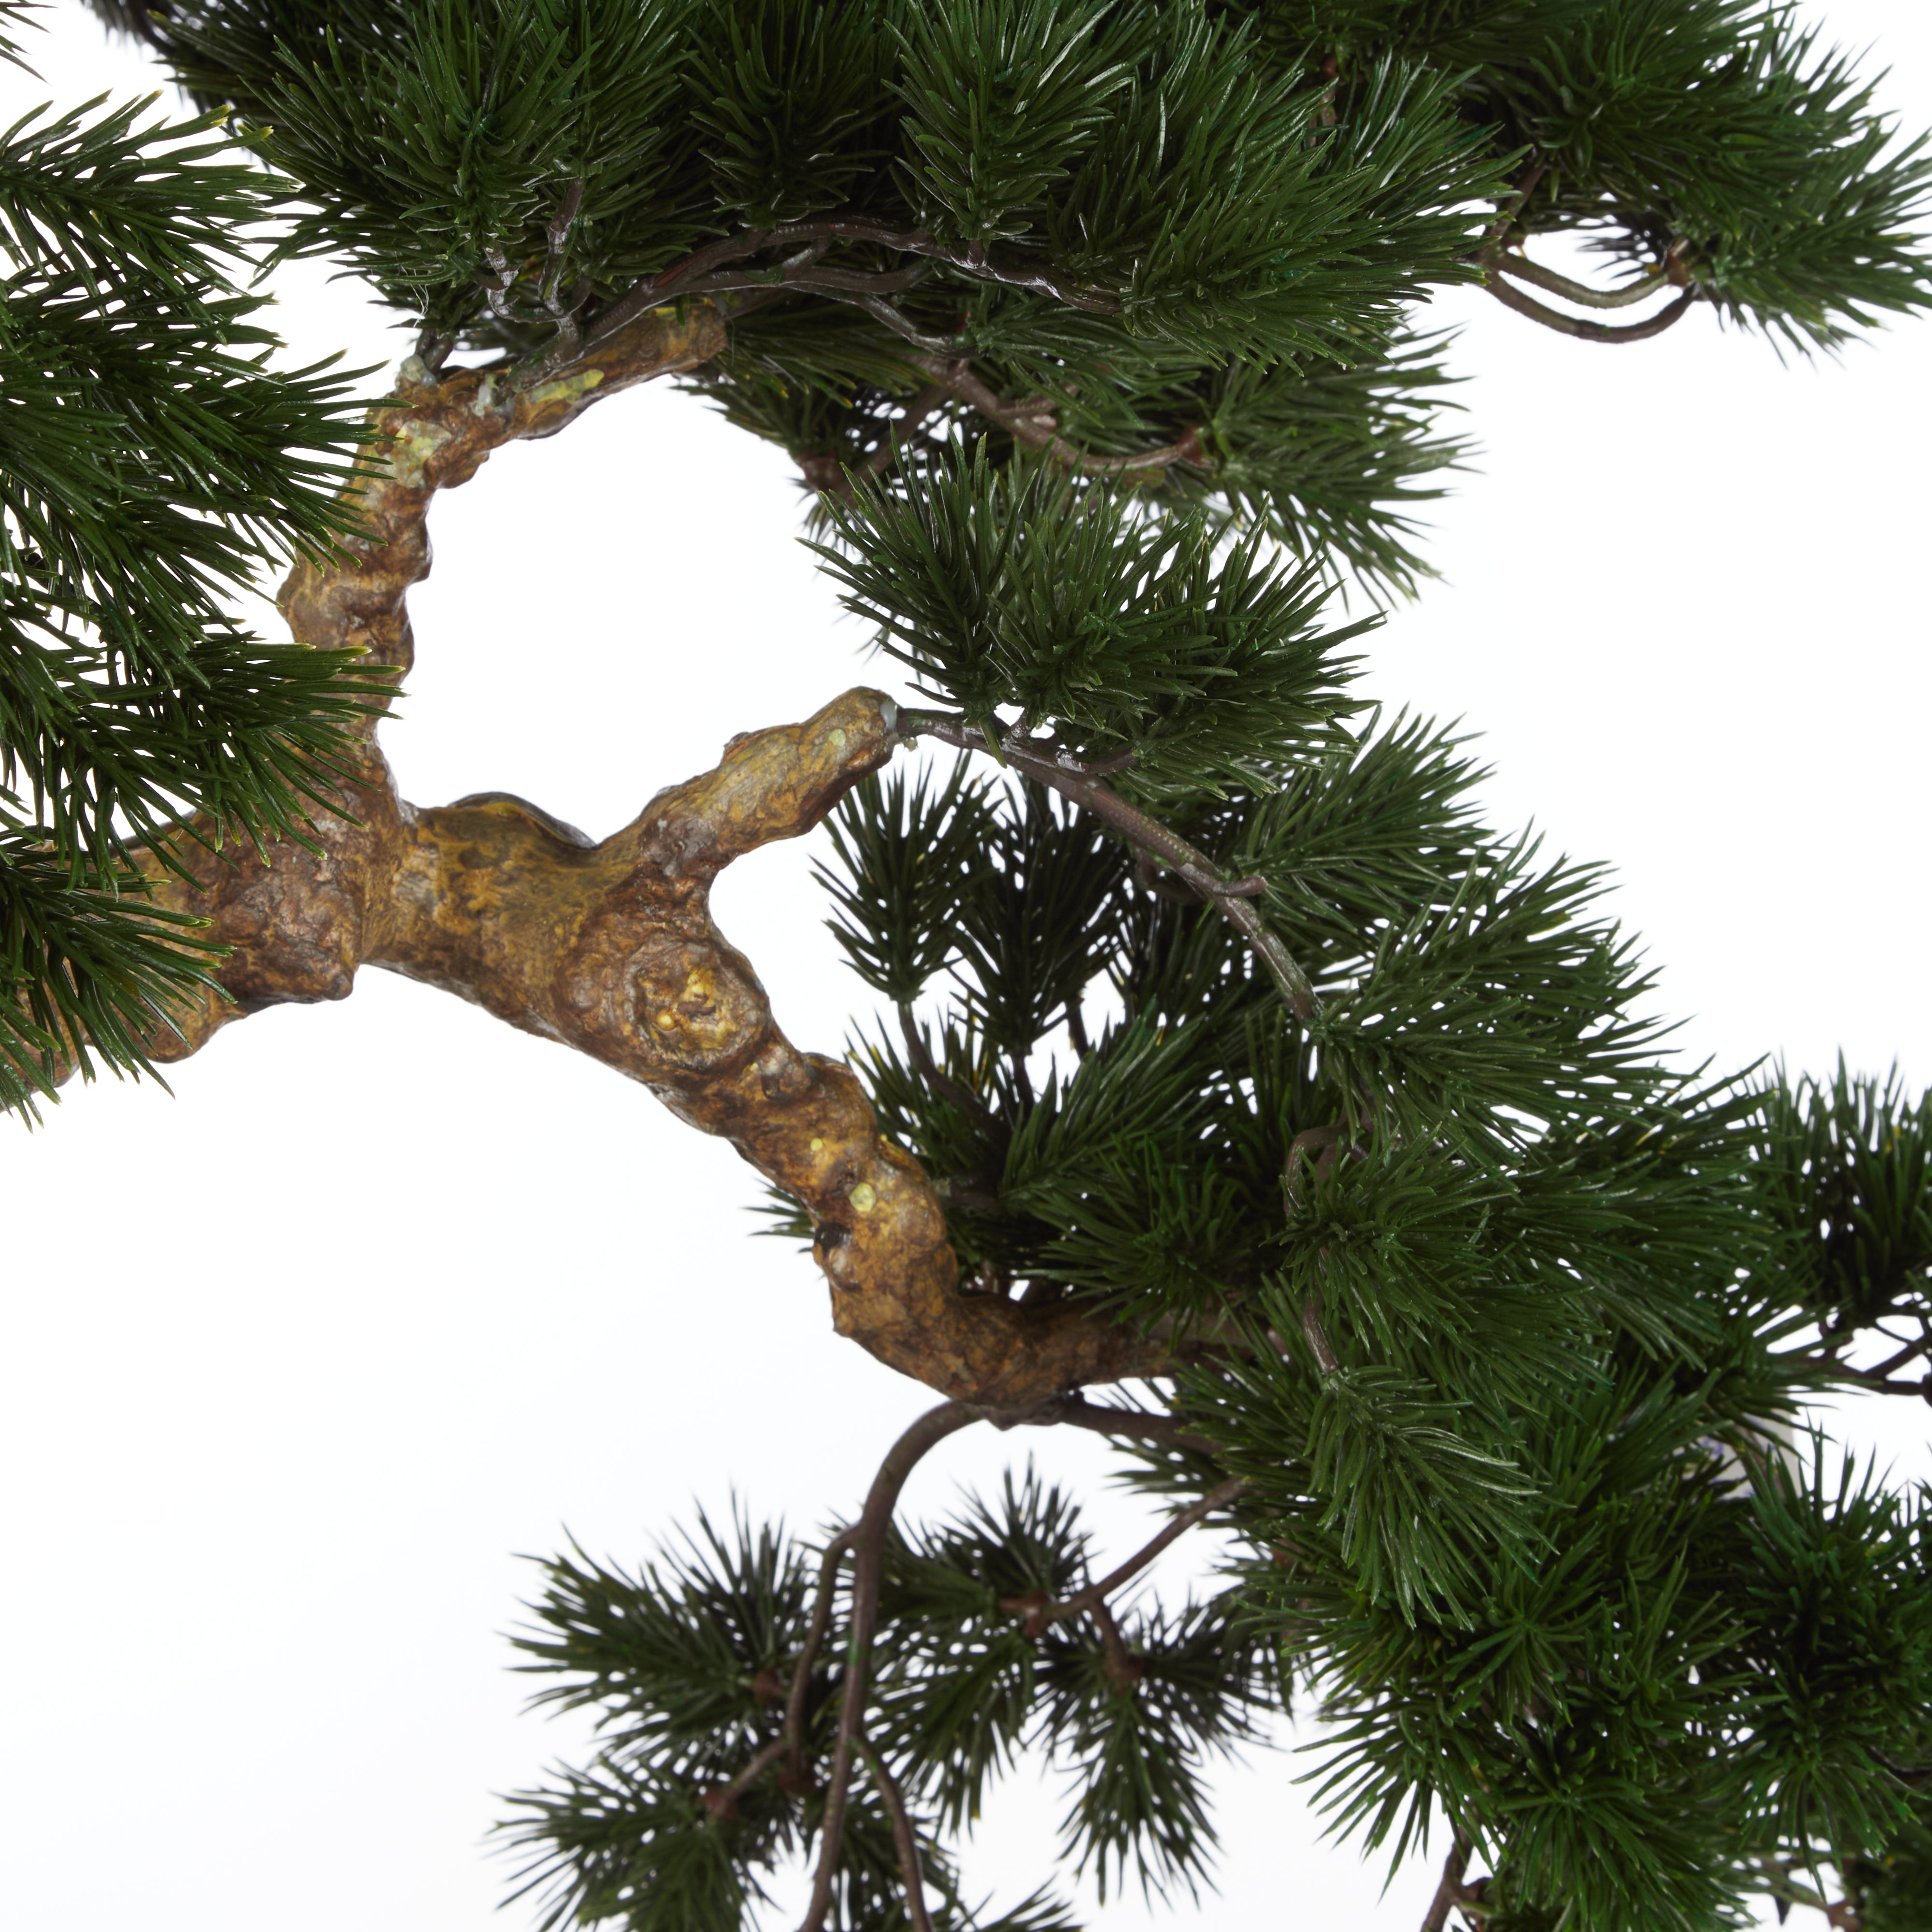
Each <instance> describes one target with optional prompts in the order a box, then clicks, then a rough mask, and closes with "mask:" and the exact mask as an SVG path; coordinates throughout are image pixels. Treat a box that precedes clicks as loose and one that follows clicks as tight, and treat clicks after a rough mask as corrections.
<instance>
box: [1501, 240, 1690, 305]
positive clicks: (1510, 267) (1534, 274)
mask: <svg viewBox="0 0 1932 1932" xmlns="http://www.w3.org/2000/svg"><path fill="white" fill-rule="evenodd" d="M1486 265H1487V266H1488V267H1489V268H1490V269H1491V270H1497V269H1500V270H1501V271H1502V273H1503V274H1505V275H1514V277H1515V278H1517V281H1520V282H1527V283H1529V284H1530V286H1531V287H1532V288H1538V289H1541V290H1544V292H1545V293H1547V294H1550V295H1553V296H1562V298H1563V299H1564V300H1565V302H1574V303H1575V304H1576V305H1577V307H1578V308H1630V307H1631V305H1633V304H1634V303H1637V302H1643V301H1644V300H1645V299H1646V298H1647V297H1649V296H1653V295H1655V293H1657V291H1658V290H1659V289H1661V288H1662V287H1664V284H1665V282H1666V281H1667V279H1668V278H1667V275H1665V272H1664V270H1663V269H1655V270H1653V271H1652V272H1651V273H1650V274H1649V275H1644V276H1641V277H1640V278H1638V279H1637V281H1634V282H1630V283H1627V284H1625V286H1624V287H1622V288H1620V289H1608V290H1606V289H1593V288H1592V287H1591V286H1590V285H1589V283H1588V282H1579V281H1572V280H1571V278H1570V277H1569V276H1568V275H1559V274H1558V273H1557V272H1556V270H1555V269H1546V268H1545V267H1544V266H1543V265H1542V263H1540V262H1532V260H1529V257H1527V256H1526V255H1511V254H1503V253H1501V252H1496V253H1493V254H1491V255H1490V256H1489V257H1487V264H1486Z"/></svg>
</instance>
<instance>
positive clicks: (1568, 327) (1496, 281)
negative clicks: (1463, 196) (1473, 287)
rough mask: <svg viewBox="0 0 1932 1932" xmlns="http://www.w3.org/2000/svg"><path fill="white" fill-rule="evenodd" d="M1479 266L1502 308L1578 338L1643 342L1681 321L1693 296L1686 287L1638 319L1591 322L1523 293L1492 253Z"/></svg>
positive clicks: (1596, 340) (1583, 340)
mask: <svg viewBox="0 0 1932 1932" xmlns="http://www.w3.org/2000/svg"><path fill="white" fill-rule="evenodd" d="M1483 266H1484V267H1485V268H1486V269H1488V271H1489V275H1488V277H1487V280H1486V281H1484V284H1483V286H1484V287H1485V288H1487V290H1489V292H1490V294H1491V295H1493V296H1495V297H1496V300H1497V301H1498V302H1501V303H1502V305H1503V306H1504V308H1513V309H1514V310H1515V311H1516V312H1517V314H1519V315H1526V316H1528V317H1529V319H1530V320H1531V321H1532V322H1540V323H1542V325H1543V326H1544V328H1545V329H1555V330H1556V332H1558V334H1559V335H1574V336H1575V337H1576V338H1577V340H1578V341H1580V342H1608V343H1620V342H1647V341H1649V340H1650V338H1652V336H1654V335H1662V334H1663V333H1664V331H1665V330H1666V329H1670V328H1673V327H1674V326H1676V324H1677V323H1680V322H1682V320H1684V318H1685V316H1686V315H1688V314H1689V313H1690V311H1691V305H1692V304H1693V303H1694V302H1696V301H1697V290H1695V289H1686V290H1684V291H1683V292H1682V293H1681V294H1680V295H1679V296H1678V298H1677V299H1676V301H1675V302H1673V303H1671V304H1670V306H1669V307H1668V308H1663V309H1660V310H1659V311H1658V312H1657V314H1655V315H1653V316H1647V317H1645V319H1644V320H1643V321H1642V322H1626V323H1607V322H1592V321H1591V320H1589V318H1588V317H1585V316H1578V315H1565V314H1562V313H1561V312H1560V311H1558V310H1556V309H1553V308H1550V307H1549V306H1548V305H1546V304H1544V303H1543V302H1538V300H1537V299H1536V298H1535V296H1526V295H1525V294H1524V293H1523V291H1522V290H1520V288H1518V287H1516V285H1515V284H1514V283H1513V282H1511V281H1508V279H1507V278H1505V276H1504V275H1501V274H1499V273H1498V272H1497V271H1498V269H1499V267H1500V266H1501V265H1500V263H1499V262H1498V260H1497V259H1496V256H1495V255H1494V254H1493V253H1492V254H1487V255H1485V256H1484V258H1483Z"/></svg>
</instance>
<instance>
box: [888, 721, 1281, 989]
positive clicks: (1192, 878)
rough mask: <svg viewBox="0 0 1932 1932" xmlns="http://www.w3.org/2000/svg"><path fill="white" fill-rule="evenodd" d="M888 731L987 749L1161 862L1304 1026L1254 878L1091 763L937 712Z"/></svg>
mask: <svg viewBox="0 0 1932 1932" xmlns="http://www.w3.org/2000/svg"><path fill="white" fill-rule="evenodd" d="M895 728H896V729H897V730H898V734H899V736H901V737H902V738H914V737H923V738H936V739H938V741H939V742H941V744H943V745H954V746H956V747H957V748H959V749H960V750H962V751H991V752H993V753H995V754H996V755H998V757H1001V758H1002V759H1004V760H1005V762H1006V763H1008V764H1010V765H1011V766H1013V769H1015V770H1016V771H1018V772H1021V773H1022V774H1023V775H1025V776H1026V777H1028V778H1033V779H1035V780H1037V781H1038V782H1039V783H1040V784H1043V785H1046V786H1047V787H1049V788H1050V789H1051V790H1054V791H1057V792H1058V793H1060V795H1061V797H1063V798H1065V799H1070V800H1071V801H1072V802H1073V803H1074V804H1076V805H1084V806H1085V808H1087V810H1088V811H1091V812H1092V813H1093V814H1094V815H1095V817H1097V818H1099V819H1100V820H1103V822H1104V823H1106V824H1108V825H1109V826H1112V828H1113V829H1115V831H1116V832H1119V833H1120V834H1121V835H1122V836H1123V837H1124V838H1126V839H1127V841H1128V842H1129V843H1130V844H1132V845H1133V846H1135V847H1137V848H1138V849H1139V850H1141V851H1142V852H1145V853H1147V854H1148V856H1150V857H1151V858H1154V859H1157V860H1158V861H1159V862H1160V863H1161V864H1162V865H1166V866H1167V867H1169V868H1170V869H1171V870H1172V871H1174V872H1175V873H1176V874H1178V876H1179V877H1181V879H1183V880H1185V882H1186V883H1187V884H1188V885H1190V886H1193V888H1194V889H1195V890H1196V892H1199V893H1200V894H1201V895H1202V897H1203V898H1205V899H1207V900H1209V901H1212V902H1213V904H1214V907H1215V908H1216V909H1217V910H1218V911H1219V912H1220V914H1221V916H1222V917H1223V919H1226V920H1227V921H1228V922H1229V924H1230V925H1231V926H1233V927H1234V928H1235V929H1236V930H1237V931H1238V932H1239V933H1240V934H1241V937H1242V938H1244V940H1246V941H1247V944H1248V947H1249V950H1250V951H1251V952H1252V953H1253V954H1254V956H1255V957H1256V959H1257V960H1258V961H1259V963H1260V964H1261V965H1262V968H1264V969H1265V971H1267V973H1268V975H1269V977H1271V979H1272V980H1274V983H1275V984H1276V986H1277V987H1279V988H1280V991H1281V994H1282V996H1283V998H1284V999H1286V1001H1287V1002H1288V1004H1289V1007H1290V1008H1291V1009H1292V1011H1293V1012H1294V1014H1295V1017H1296V1018H1297V1019H1299V1020H1301V1022H1303V1023H1304V1025H1305V1024H1306V1023H1307V1022H1309V1021H1310V1020H1312V1019H1314V1017H1315V1016H1316V1012H1317V1011H1318V1010H1319V1008H1318V1004H1317V1002H1316V997H1315V988H1314V986H1313V983H1312V982H1311V981H1310V979H1309V977H1308V975H1307V974H1306V973H1304V971H1302V969H1301V965H1300V964H1299V962H1298V961H1297V960H1296V959H1295V956H1294V955H1293V954H1292V953H1290V952H1289V950H1288V948H1287V947H1286V946H1285V945H1283V943H1282V942H1281V941H1280V939H1279V938H1277V936H1276V935H1274V933H1272V932H1269V930H1268V928H1267V927H1266V926H1265V925H1264V924H1263V923H1262V918H1261V915H1260V914H1259V913H1257V912H1256V910H1255V909H1254V907H1253V904H1250V898H1251V896H1252V895H1253V892H1254V890H1255V888H1256V885H1257V883H1260V882H1258V881H1256V880H1252V879H1247V878H1241V879H1235V878H1230V877H1229V876H1228V875H1227V874H1226V873H1225V872H1223V871H1222V869H1221V868H1220V866H1218V865H1216V864H1215V862H1214V860H1213V859H1211V858H1209V857H1208V855H1207V854H1206V853H1205V852H1203V851H1202V850H1199V847H1196V846H1193V845H1190V844H1188V842H1187V840H1185V839H1184V838H1181V836H1180V835H1178V833H1176V832H1171V831H1169V829H1168V828H1167V827H1166V826H1164V825H1163V824H1162V823H1160V821H1159V820H1157V819H1153V818H1150V817H1148V815H1147V814H1146V813H1145V812H1144V811H1140V810H1139V808H1137V807H1136V806H1133V805H1130V804H1129V803H1128V802H1127V800H1126V799H1124V798H1123V797H1121V795H1120V793H1118V792H1117V791H1115V790H1114V789H1113V787H1112V786H1110V785H1109V784H1106V782H1105V781H1103V779H1101V778H1099V777H1098V776H1097V775H1095V773H1094V770H1093V769H1092V768H1091V767H1088V766H1079V765H1074V764H1072V763H1070V762H1068V763H1062V762H1061V761H1060V760H1058V759H1057V758H1053V757H1047V756H1045V755H1043V754H1042V753H1041V752H1040V751H1035V750H1029V749H1028V748H1027V745H1026V744H1025V740H1023V739H1015V738H1013V737H1006V738H1002V739H1001V740H1000V742H998V744H997V745H996V744H995V743H993V742H992V741H990V740H989V739H988V738H987V736H986V734H985V733H983V732H982V731H980V730H976V729H975V728H974V727H972V726H971V725H969V724H967V723H966V722H965V721H964V720H963V719H962V718H955V717H950V716H948V715H946V714H945V713H944V712H932V711H908V710H901V711H900V712H899V713H898V720H897V724H896V727H895Z"/></svg>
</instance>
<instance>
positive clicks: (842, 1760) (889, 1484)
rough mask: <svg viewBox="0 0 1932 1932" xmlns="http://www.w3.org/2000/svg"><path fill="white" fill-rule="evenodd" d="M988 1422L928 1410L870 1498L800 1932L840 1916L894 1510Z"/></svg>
mask: <svg viewBox="0 0 1932 1932" xmlns="http://www.w3.org/2000/svg"><path fill="white" fill-rule="evenodd" d="M979 1420H980V1412H979V1411H978V1410H977V1409H968V1408H967V1407H966V1406H965V1405H964V1404H962V1403H955V1402H949V1403H942V1404H941V1406H939V1407H938V1409H929V1410H927V1412H926V1414H925V1415H922V1416H921V1417H920V1418H919V1420H918V1421H916V1422H915V1423H914V1424H913V1425H912V1427H910V1429H908V1430H907V1431H906V1433H904V1435H903V1436H901V1437H900V1438H899V1439H898V1441H897V1442H895V1443H894V1444H893V1445H892V1448H890V1449H889V1451H887V1452H886V1460H884V1461H883V1463H880V1465H879V1473H878V1474H877V1475H876V1476H875V1477H874V1478H873V1479H872V1487H871V1491H870V1492H869V1493H868V1495H867V1496H866V1498H865V1509H864V1511H862V1514H860V1516H859V1521H858V1524H857V1527H856V1545H855V1547H856V1552H857V1561H856V1562H855V1563H854V1565H853V1573H852V1625H851V1636H850V1641H849V1643H848V1644H847V1649H846V1652H845V1690H844V1698H843V1699H842V1700H841V1703H840V1706H839V1712H838V1736H837V1739H836V1741H835V1743H834V1745H833V1747H832V1776H831V1780H830V1782H829V1784H828V1786H827V1787H826V1793H825V1811H824V1814H823V1817H822V1818H821V1820H820V1824H819V1846H818V1866H817V1870H816V1871H815V1872H814V1873H813V1875H812V1882H811V1903H810V1904H809V1905H808V1906H807V1908H806V1910H805V1917H804V1918H803V1920H802V1921H801V1922H800V1924H799V1932H824V1926H825V1920H826V1914H827V1913H828V1912H830V1910H831V1909H832V1880H833V1879H834V1877H835V1875H836V1874H837V1872H838V1858H839V1854H840V1852H841V1850H842V1849H844V1831H845V1806H846V1799H847V1795H848V1794H849V1793H850V1789H851V1784H852V1760H853V1754H854V1752H855V1750H856V1746H857V1745H858V1742H859V1738H860V1736H861V1735H862V1732H863V1730H864V1727H865V1692H866V1685H867V1667H868V1664H870V1663H871V1654H872V1636H873V1633H874V1631H876V1630H877V1628H878V1623H879V1583H880V1577H881V1576H882V1575H883V1572H884V1569H885V1559H886V1532H887V1530H888V1529H889V1528H890V1527H891V1526H892V1509H893V1507H894V1505H895V1504H896V1503H897V1502H898V1498H899V1492H900V1490H902V1489H903V1488H904V1487H905V1481H906V1478H907V1477H908V1476H909V1475H911V1474H912V1472H913V1468H914V1466H916V1464H917V1463H918V1462H919V1459H920V1457H922V1456H924V1455H925V1454H926V1452H927V1451H929V1450H930V1449H932V1448H936V1447H937V1446H938V1445H939V1444H940V1443H941V1442H944V1441H945V1439H947V1436H951V1435H953V1434H955V1433H957V1432H958V1431H959V1430H962V1429H965V1428H966V1427H968V1426H969V1425H971V1424H973V1423H975V1422H977V1421H979Z"/></svg>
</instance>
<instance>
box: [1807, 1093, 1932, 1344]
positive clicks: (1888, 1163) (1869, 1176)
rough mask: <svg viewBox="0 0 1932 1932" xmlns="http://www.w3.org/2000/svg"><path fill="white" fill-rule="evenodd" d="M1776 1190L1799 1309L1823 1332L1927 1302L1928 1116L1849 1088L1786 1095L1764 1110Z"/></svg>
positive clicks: (1930, 1244)
mask: <svg viewBox="0 0 1932 1932" xmlns="http://www.w3.org/2000/svg"><path fill="white" fill-rule="evenodd" d="M1772 1130H1773V1133H1774V1135H1775V1139H1774V1141H1773V1143H1772V1149H1773V1151H1772V1174H1771V1181H1772V1187H1774V1189H1775V1196H1774V1198H1775V1202H1776V1204H1777V1205H1776V1212H1777V1214H1778V1220H1779V1222H1780V1224H1781V1226H1782V1227H1783V1228H1784V1229H1785V1231H1786V1232H1787V1233H1788V1234H1789V1235H1790V1237H1791V1238H1792V1240H1793V1243H1794V1244H1795V1245H1796V1247H1797V1249H1798V1250H1799V1256H1800V1257H1801V1259H1799V1260H1798V1261H1797V1262H1796V1268H1797V1270H1798V1273H1799V1281H1798V1283H1797V1284H1796V1288H1797V1295H1798V1298H1799V1299H1800V1300H1801V1301H1802V1303H1803V1304H1804V1305H1805V1307H1807V1308H1808V1310H1812V1311H1813V1312H1814V1313H1817V1314H1819V1315H1820V1316H1823V1318H1824V1319H1825V1320H1826V1325H1827V1327H1828V1328H1829V1329H1832V1330H1842V1329H1853V1328H1864V1327H1867V1326H1869V1325H1871V1324H1873V1323H1874V1322H1879V1321H1882V1320H1883V1319H1885V1317H1886V1316H1891V1315H1894V1314H1897V1313H1902V1312H1904V1311H1906V1310H1910V1309H1912V1308H1913V1307H1919V1308H1922V1307H1924V1304H1925V1301H1926V1275H1927V1271H1928V1270H1932V1187H1928V1186H1927V1175H1928V1171H1932V1112H1928V1102H1927V1100H1923V1099H1921V1100H1920V1102H1919V1103H1918V1105H1917V1106H1912V1104H1911V1103H1910V1102H1909V1101H1908V1100H1906V1097H1905V1096H1904V1094H1903V1093H1902V1092H1901V1091H1900V1088H1899V1085H1898V1079H1897V1075H1896V1074H1894V1075H1893V1076H1891V1078H1890V1079H1888V1080H1886V1081H1885V1082H1884V1083H1883V1084H1882V1085H1881V1084H1880V1083H1879V1082H1876V1081H1874V1080H1869V1079H1852V1077H1851V1076H1850V1075H1849V1074H1848V1073H1846V1071H1845V1068H1844V1066H1843V1063H1842V1062H1841V1064H1840V1065H1839V1067H1838V1071H1837V1073H1835V1075H1834V1076H1832V1079H1831V1080H1830V1081H1829V1082H1825V1081H1821V1080H1814V1079H1805V1080H1801V1081H1799V1082H1798V1083H1797V1084H1796V1088H1795V1089H1790V1090H1787V1088H1785V1087H1784V1086H1783V1085H1780V1087H1779V1088H1778V1089H1777V1091H1776V1093H1775V1096H1774V1099H1773V1103H1772Z"/></svg>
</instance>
